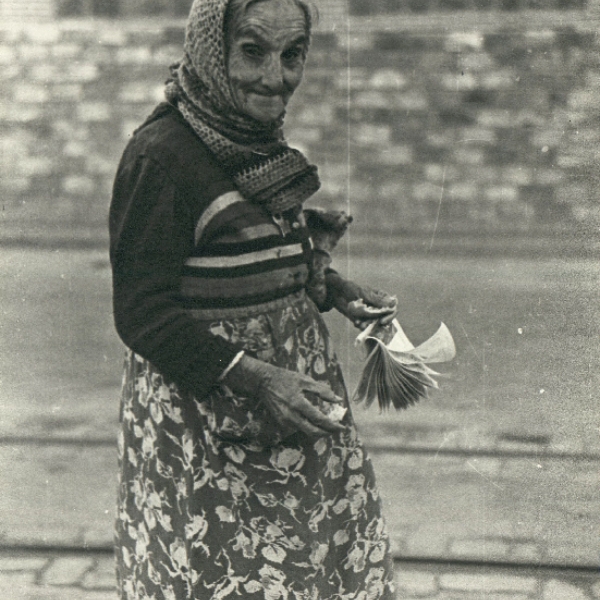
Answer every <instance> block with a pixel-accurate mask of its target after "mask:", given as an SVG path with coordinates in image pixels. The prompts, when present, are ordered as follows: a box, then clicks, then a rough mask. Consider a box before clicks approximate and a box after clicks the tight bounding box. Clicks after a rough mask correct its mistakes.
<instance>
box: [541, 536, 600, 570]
mask: <svg viewBox="0 0 600 600" xmlns="http://www.w3.org/2000/svg"><path fill="white" fill-rule="evenodd" d="M546 556H547V558H548V559H549V560H550V562H551V563H556V564H560V565H562V564H574V565H589V566H594V567H596V566H598V546H590V545H588V544H584V543H577V542H575V541H573V542H566V541H565V542H563V543H562V544H559V545H550V546H549V547H548V549H547V550H546Z"/></svg>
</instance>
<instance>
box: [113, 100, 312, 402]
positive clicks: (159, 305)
mask: <svg viewBox="0 0 600 600" xmlns="http://www.w3.org/2000/svg"><path fill="white" fill-rule="evenodd" d="M109 224H110V257H111V264H112V269H113V307H114V318H115V325H116V328H117V332H118V333H119V335H120V337H121V339H122V340H123V342H124V343H125V344H126V345H127V346H128V347H129V348H131V349H132V350H133V351H135V352H136V353H138V354H139V355H140V356H142V357H144V358H146V359H147V360H149V361H150V362H151V363H153V364H154V365H155V366H156V367H157V368H158V369H159V370H160V371H161V372H162V373H163V374H164V375H165V376H167V377H168V378H170V379H172V380H173V381H174V382H175V383H177V384H178V385H179V386H181V387H183V388H184V389H188V390H190V391H192V392H193V393H194V394H195V395H196V396H198V397H202V396H204V395H205V394H206V393H207V392H208V391H209V389H210V388H211V387H212V386H213V385H215V383H216V382H217V380H218V378H219V376H220V375H221V374H222V373H223V371H224V369H225V368H226V367H227V366H228V365H229V364H230V363H231V361H232V360H233V358H234V357H235V356H236V355H237V353H238V352H239V351H240V348H238V347H236V346H235V345H233V344H230V343H229V342H226V341H225V340H223V339H222V338H220V337H218V336H214V335H212V334H211V333H209V332H208V331H207V324H206V322H205V321H202V320H201V319H200V320H199V318H198V311H200V314H201V311H202V310H205V309H208V310H209V311H210V310H211V309H212V310H217V311H218V310H219V309H220V308H228V307H240V306H249V305H252V304H255V303H257V302H269V301H273V300H276V299H278V298H282V297H285V296H286V295H288V294H290V293H293V292H296V291H298V290H301V289H302V288H303V287H304V284H305V283H306V279H307V276H308V269H307V266H306V265H307V260H308V253H309V252H310V250H309V247H308V233H307V231H306V229H305V227H303V226H301V225H300V224H299V223H293V222H290V225H291V226H289V227H288V224H287V222H286V223H283V231H282V223H279V225H277V224H276V223H274V221H273V220H272V219H271V217H270V216H269V215H268V213H267V212H266V211H264V210H263V209H262V208H260V207H258V206H256V205H253V204H251V203H249V202H247V201H244V200H243V199H242V198H241V196H239V194H238V193H237V191H236V190H235V188H234V186H233V184H232V183H231V181H230V179H229V178H228V177H227V175H226V173H224V172H223V170H222V169H221V168H220V167H219V165H218V164H217V163H216V161H215V159H214V158H213V156H212V155H211V154H210V152H209V150H208V149H207V148H206V146H204V145H203V144H202V142H201V141H200V140H199V138H198V137H197V136H196V134H195V133H194V132H193V130H192V129H191V128H190V127H189V126H188V125H187V123H186V122H185V121H184V120H183V118H182V117H181V116H180V114H179V112H178V111H177V110H175V109H174V108H172V107H171V106H170V105H167V104H163V105H160V106H159V107H158V108H157V110H156V111H155V112H154V114H153V115H152V116H151V117H150V119H149V120H148V121H147V122H146V123H145V124H144V126H143V127H141V128H140V130H138V131H137V132H136V133H135V135H134V136H133V138H132V140H131V141H130V142H129V144H128V146H127V148H126V149H125V152H124V153H123V156H122V159H121V162H120V165H119V168H118V171H117V175H116V178H115V183H114V189H113V197H112V203H111V208H110V219H109Z"/></svg>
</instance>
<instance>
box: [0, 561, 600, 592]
mask: <svg viewBox="0 0 600 600" xmlns="http://www.w3.org/2000/svg"><path fill="white" fill-rule="evenodd" d="M396 586H397V598H398V600H417V599H419V600H428V599H429V600H596V599H598V598H600V580H598V578H597V577H596V576H593V575H586V574H573V573H571V574H567V573H564V572H561V571H556V572H552V571H538V572H536V571H535V570H521V569H514V568H513V569H506V568H494V567H486V568H482V567H480V568H475V567H469V568H465V567H456V566H449V565H440V564H414V563H402V562H398V563H397V564H396ZM114 587H115V585H114V571H113V559H112V557H111V556H110V555H108V554H106V553H103V554H94V553H89V552H85V553H83V552H82V553H80V554H65V553H59V554H53V553H52V552H46V553H43V552H37V553H19V552H13V553H11V552H5V553H3V554H2V553H0V595H1V597H2V599H3V600H116V594H115V591H114Z"/></svg>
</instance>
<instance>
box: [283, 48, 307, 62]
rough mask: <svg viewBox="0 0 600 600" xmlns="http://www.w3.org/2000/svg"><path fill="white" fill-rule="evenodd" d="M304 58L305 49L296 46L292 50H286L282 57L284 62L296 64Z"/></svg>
mask: <svg viewBox="0 0 600 600" xmlns="http://www.w3.org/2000/svg"><path fill="white" fill-rule="evenodd" d="M303 56H304V49H303V48H302V47H300V46H295V47H294V48H290V49H289V50H286V51H285V52H284V53H283V54H282V55H281V57H282V58H283V60H285V61H286V62H294V61H296V60H299V59H300V58H302V57H303Z"/></svg>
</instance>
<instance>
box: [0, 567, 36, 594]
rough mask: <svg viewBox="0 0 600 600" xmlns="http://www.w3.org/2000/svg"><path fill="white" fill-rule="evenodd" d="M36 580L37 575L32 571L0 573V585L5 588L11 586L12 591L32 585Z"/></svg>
mask: <svg viewBox="0 0 600 600" xmlns="http://www.w3.org/2000/svg"><path fill="white" fill-rule="evenodd" d="M36 579H37V573H35V572H34V571H10V572H8V573H4V572H2V571H0V584H4V585H5V586H7V587H9V586H12V588H13V589H14V590H18V589H22V588H25V587H27V586H30V585H33V584H35V581H36ZM5 598H6V596H4V597H3V600H4V599H5Z"/></svg>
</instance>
